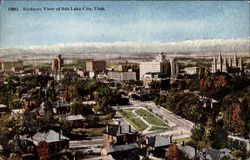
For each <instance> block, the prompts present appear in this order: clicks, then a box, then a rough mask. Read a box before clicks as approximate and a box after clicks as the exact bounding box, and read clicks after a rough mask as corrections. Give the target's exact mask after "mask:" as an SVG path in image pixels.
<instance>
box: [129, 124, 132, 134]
mask: <svg viewBox="0 0 250 160" xmlns="http://www.w3.org/2000/svg"><path fill="white" fill-rule="evenodd" d="M128 131H129V133H130V132H132V129H131V125H128Z"/></svg>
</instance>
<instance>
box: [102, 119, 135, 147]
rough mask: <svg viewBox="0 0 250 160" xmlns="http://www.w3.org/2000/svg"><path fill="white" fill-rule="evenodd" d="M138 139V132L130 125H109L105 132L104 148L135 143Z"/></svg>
mask: <svg viewBox="0 0 250 160" xmlns="http://www.w3.org/2000/svg"><path fill="white" fill-rule="evenodd" d="M137 138H138V132H137V131H136V130H134V129H133V128H132V127H131V126H130V125H123V124H121V123H119V124H118V125H107V126H106V130H105V131H104V132H103V147H108V146H114V145H122V144H126V143H135V142H136V141H137Z"/></svg>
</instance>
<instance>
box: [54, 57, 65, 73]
mask: <svg viewBox="0 0 250 160" xmlns="http://www.w3.org/2000/svg"><path fill="white" fill-rule="evenodd" d="M62 67H63V59H62V56H61V55H58V56H57V57H56V58H54V59H53V61H52V70H53V71H61V69H62Z"/></svg>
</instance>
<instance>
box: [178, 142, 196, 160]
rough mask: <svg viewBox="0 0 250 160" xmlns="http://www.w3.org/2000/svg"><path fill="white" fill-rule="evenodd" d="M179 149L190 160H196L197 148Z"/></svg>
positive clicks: (181, 147)
mask: <svg viewBox="0 0 250 160" xmlns="http://www.w3.org/2000/svg"><path fill="white" fill-rule="evenodd" d="M177 147H178V149H179V150H181V151H182V152H183V153H184V154H185V155H186V156H187V157H188V159H190V160H194V159H195V157H196V153H195V152H196V151H195V148H193V147H191V146H189V145H184V143H183V144H182V145H177Z"/></svg>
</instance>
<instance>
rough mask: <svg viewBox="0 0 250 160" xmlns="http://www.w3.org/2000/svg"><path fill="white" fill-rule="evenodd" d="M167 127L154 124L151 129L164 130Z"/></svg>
mask: <svg viewBox="0 0 250 160" xmlns="http://www.w3.org/2000/svg"><path fill="white" fill-rule="evenodd" d="M164 129H167V127H158V126H152V127H151V128H150V129H149V131H156V130H164Z"/></svg>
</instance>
